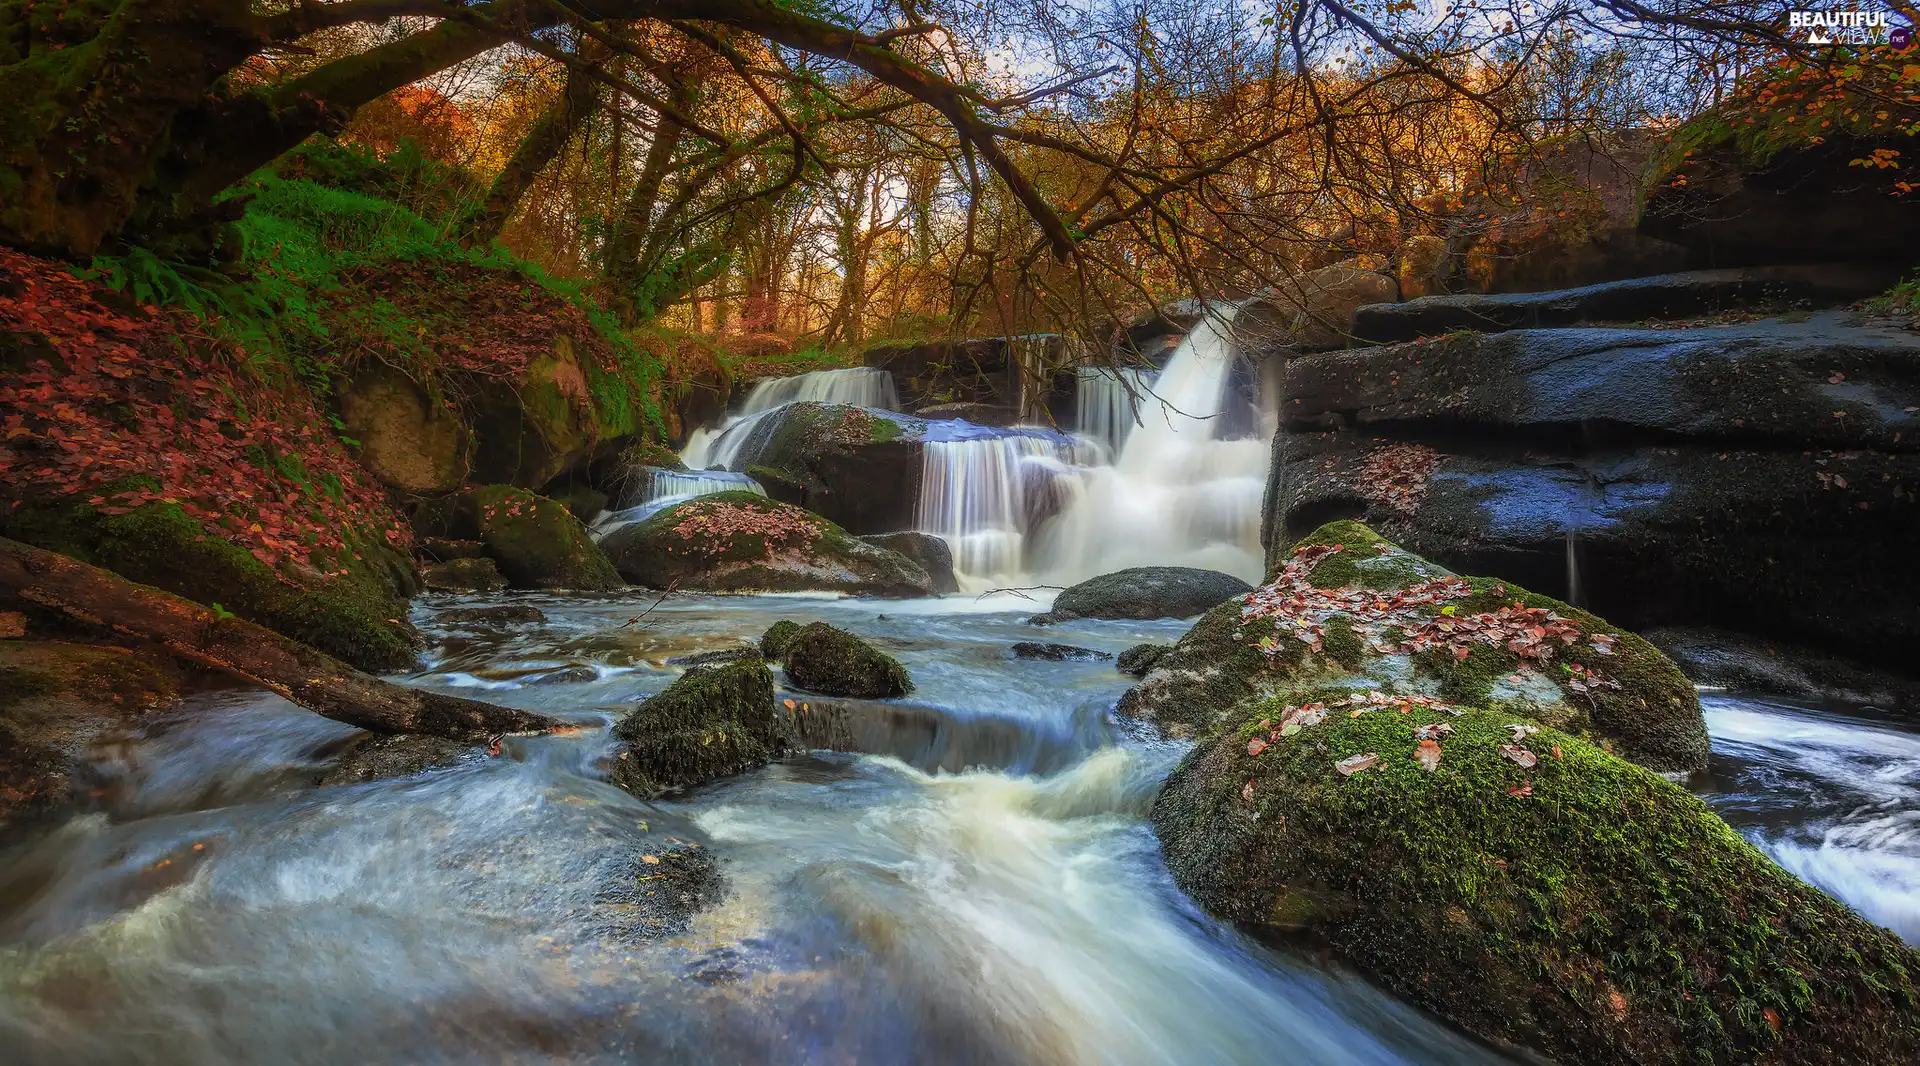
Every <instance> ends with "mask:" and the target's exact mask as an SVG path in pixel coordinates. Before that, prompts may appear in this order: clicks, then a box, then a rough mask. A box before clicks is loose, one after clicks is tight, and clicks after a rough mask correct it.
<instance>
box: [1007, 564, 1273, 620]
mask: <svg viewBox="0 0 1920 1066" xmlns="http://www.w3.org/2000/svg"><path fill="white" fill-rule="evenodd" d="M1251 591H1253V586H1252V585H1249V584H1247V583H1246V582H1244V581H1242V580H1240V579H1239V578H1237V577H1234V576H1233V575H1232V574H1223V573H1220V572H1219V571H1217V570H1200V569H1197V568H1195V567H1191V566H1135V567H1129V568H1128V569H1125V570H1116V571H1114V572H1113V573H1111V574H1101V575H1100V576H1099V577H1096V578H1090V579H1088V580H1086V581H1082V582H1080V583H1079V584H1078V585H1074V586H1073V587H1071V588H1068V589H1066V590H1064V591H1063V592H1061V593H1060V595H1059V596H1058V597H1056V598H1055V599H1054V601H1053V606H1052V608H1050V609H1049V610H1048V611H1047V612H1046V613H1045V614H1037V615H1034V616H1033V617H1032V618H1031V619H1029V621H1031V622H1032V623H1033V624H1034V625H1042V626H1044V625H1051V624H1053V623H1055V622H1066V621H1071V620H1072V619H1075V618H1137V619H1153V618H1192V617H1193V616H1194V615H1197V614H1199V613H1201V612H1202V611H1205V610H1207V609H1208V608H1210V607H1213V606H1214V605H1215V604H1218V603H1220V602H1222V601H1224V600H1228V599H1231V598H1232V597H1234V596H1240V595H1244V594H1246V593H1248V592H1251Z"/></svg>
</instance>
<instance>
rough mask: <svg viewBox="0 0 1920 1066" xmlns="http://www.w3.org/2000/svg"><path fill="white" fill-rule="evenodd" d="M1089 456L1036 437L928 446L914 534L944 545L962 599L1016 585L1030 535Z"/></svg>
mask: <svg viewBox="0 0 1920 1066" xmlns="http://www.w3.org/2000/svg"><path fill="white" fill-rule="evenodd" d="M1090 450H1091V449H1088V448H1087V447H1086V446H1084V445H1080V444H1077V443H1075V442H1073V441H1071V440H1069V439H1068V438H1065V437H1061V436H1058V435H1054V434H1039V433H1035V434H1010V435H994V436H986V437H978V438H973V439H962V440H940V441H928V442H927V443H926V445H925V451H923V452H922V453H921V454H922V458H921V467H920V469H921V476H920V499H919V502H918V503H917V505H916V506H915V521H914V526H915V528H917V529H918V530H920V531H921V532H922V533H931V534H933V535H935V536H937V537H939V538H941V539H942V540H944V541H946V542H947V546H948V547H949V548H951V549H952V551H953V570H954V576H955V577H956V578H957V579H958V580H959V582H960V587H961V589H962V590H963V591H967V592H982V591H985V590H987V589H990V588H994V587H998V586H1009V585H1018V584H1020V583H1021V580H1020V577H1021V574H1022V572H1023V569H1024V568H1023V563H1024V560H1025V556H1026V553H1025V546H1026V541H1027V537H1028V535H1029V534H1030V533H1031V532H1032V531H1033V527H1034V526H1035V525H1036V524H1037V523H1038V522H1039V521H1040V520H1042V519H1044V518H1045V517H1046V516H1047V515H1048V514H1050V513H1052V510H1053V507H1051V506H1049V503H1050V502H1053V503H1055V504H1057V500H1058V498H1059V497H1060V496H1062V495H1065V494H1068V493H1070V492H1071V491H1072V490H1071V488H1070V486H1071V484H1072V483H1073V482H1074V481H1075V480H1076V479H1077V477H1078V476H1079V475H1078V469H1077V464H1078V463H1081V462H1085V461H1087V460H1089V459H1090V458H1092V456H1091V455H1090V454H1088V453H1089V451H1090Z"/></svg>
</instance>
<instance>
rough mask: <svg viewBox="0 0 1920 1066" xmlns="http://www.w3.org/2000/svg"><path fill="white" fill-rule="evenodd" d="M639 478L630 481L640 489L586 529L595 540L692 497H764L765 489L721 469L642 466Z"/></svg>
mask: <svg viewBox="0 0 1920 1066" xmlns="http://www.w3.org/2000/svg"><path fill="white" fill-rule="evenodd" d="M637 473H638V474H639V475H640V476H639V477H636V478H633V480H634V481H636V482H637V483H639V484H641V485H643V486H644V488H643V489H642V490H641V491H639V492H636V493H633V494H632V495H631V496H630V497H629V498H627V499H623V500H621V501H620V502H619V506H618V508H617V509H608V510H607V511H604V512H602V513H601V514H600V516H599V517H598V518H596V519H594V521H593V528H592V529H590V530H588V532H589V533H591V534H592V535H593V538H594V539H595V540H598V539H600V538H601V537H604V536H606V535H607V534H609V533H611V532H613V531H614V530H616V529H619V528H620V527H621V526H626V525H632V524H633V523H635V522H640V521H645V520H646V519H648V518H651V517H653V516H654V515H656V514H658V513H660V512H661V511H664V510H666V509H667V508H669V507H672V506H673V505H674V504H677V503H685V502H687V501H688V500H691V499H693V498H694V497H696V496H711V495H713V494H714V493H716V492H751V493H753V494H754V495H756V496H765V495H766V494H767V492H766V490H765V489H763V488H761V487H760V483H759V482H758V481H755V480H753V479H752V478H750V477H748V476H747V475H745V474H735V473H730V472H728V471H725V470H689V471H680V470H668V469H666V468H664V467H658V466H649V467H642V468H641V470H640V471H638V472H637Z"/></svg>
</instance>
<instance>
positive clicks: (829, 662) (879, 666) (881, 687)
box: [781, 622, 913, 700]
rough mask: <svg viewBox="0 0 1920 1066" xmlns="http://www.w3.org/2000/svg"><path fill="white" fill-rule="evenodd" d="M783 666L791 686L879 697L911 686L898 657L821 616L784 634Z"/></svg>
mask: <svg viewBox="0 0 1920 1066" xmlns="http://www.w3.org/2000/svg"><path fill="white" fill-rule="evenodd" d="M781 669H782V671H783V672H784V673H785V674H786V675H787V681H788V682H789V683H791V684H792V685H793V686H794V687H795V688H799V689H805V690H806V691H808V692H817V693H819V694H820V695H822V696H845V697H848V698H850V699H860V700H879V699H888V698H890V697H893V696H904V695H906V694H907V693H908V692H911V691H913V679H912V678H911V677H909V676H908V675H907V668H906V667H904V666H902V665H900V660H898V659H895V658H894V657H893V656H891V655H888V654H887V653H886V652H883V651H881V650H879V649H878V648H875V647H874V646H873V645H871V644H868V643H867V642H866V641H864V640H861V639H860V638H859V637H856V636H854V635H853V634H852V633H849V632H847V631H846V630H844V629H835V628H834V627H833V626H830V625H828V624H826V623H825V622H814V623H811V624H809V625H806V626H802V627H801V628H800V630H799V631H798V632H796V633H794V634H793V635H792V636H790V637H788V638H787V641H786V646H785V648H784V649H782V658H781Z"/></svg>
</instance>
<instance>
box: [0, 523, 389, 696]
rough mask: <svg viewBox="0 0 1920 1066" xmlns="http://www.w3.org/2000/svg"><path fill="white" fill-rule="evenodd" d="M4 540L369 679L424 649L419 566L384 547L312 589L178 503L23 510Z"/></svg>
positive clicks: (356, 553)
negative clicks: (111, 576)
mask: <svg viewBox="0 0 1920 1066" xmlns="http://www.w3.org/2000/svg"><path fill="white" fill-rule="evenodd" d="M0 533H4V535H5V536H7V537H10V538H12V539H14V540H19V541H24V542H26V543H28V544H32V545H34V546H35V547H38V548H45V549H47V550H48V551H55V552H59V553H60V554H62V555H67V556H71V557H72V558H75V559H79V560H81V561H82V562H87V563H91V564H93V565H95V566H99V567H104V568H105V569H108V570H111V571H113V572H114V573H116V574H119V575H120V576H121V577H124V578H127V579H128V580H131V581H137V582H139V583H140V584H143V585H152V586H154V587H155V588H161V589H165V590H167V591H168V592H171V593H174V594H175V595H178V596H184V597H186V598H187V599H190V600H194V601H196V602H198V603H203V604H206V605H208V606H215V605H217V606H219V607H220V609H222V610H225V611H230V612H232V613H233V614H235V615H238V616H239V617H241V618H244V619H246V620H247V621H249V622H254V623H257V624H259V625H263V626H266V627H267V628H269V629H272V630H275V631H276V632H279V633H282V634H284V635H286V636H289V637H292V638H294V639H295V640H299V641H302V642H304V643H307V644H310V645H312V646H313V647H315V648H318V649H319V650H321V651H324V652H326V653H327V654H329V655H331V656H333V657H334V658H336V659H339V660H341V661H343V662H347V663H350V664H352V665H354V666H357V667H359V668H360V669H362V670H366V671H369V672H373V673H383V672H386V671H390V670H398V669H401V668H403V667H406V666H408V665H410V664H411V663H412V662H413V658H414V652H415V649H416V648H418V646H419V643H420V640H419V635H418V634H416V633H415V632H414V630H413V627H412V626H410V625H408V624H407V622H406V616H407V605H406V600H405V597H406V595H408V594H409V593H411V591H412V590H413V581H414V578H413V568H412V565H411V564H410V563H409V562H408V561H407V560H406V559H405V558H403V557H402V556H400V555H399V553H397V552H395V551H394V550H393V549H391V548H388V547H387V546H385V545H379V544H373V543H371V542H368V541H365V540H360V541H357V542H355V543H353V547H352V549H351V551H350V552H349V553H348V554H347V555H345V556H344V557H342V558H340V559H338V560H337V561H336V562H335V563H334V565H336V566H337V570H336V571H335V572H334V573H333V574H331V575H319V574H317V573H316V574H314V575H311V576H310V581H309V584H310V585H311V587H309V585H303V584H299V583H296V582H295V580H294V579H293V578H292V577H290V576H289V575H288V574H286V573H283V572H282V571H280V570H276V569H273V568H270V567H268V566H266V565H265V564H264V563H262V562H261V561H260V560H259V559H257V558H255V557H254V556H253V554H252V553H250V552H248V551H247V550H246V549H244V548H241V547H239V546H238V545H235V544H234V543H232V542H231V541H228V540H225V539H223V538H221V537H218V536H214V535H212V534H210V533H208V532H207V530H206V528H205V527H204V526H203V525H201V523H200V521H199V520H198V519H196V518H194V517H193V516H191V515H189V514H187V512H186V511H185V510H183V509H182V508H181V507H180V506H179V505H178V504H172V503H164V502H156V503H148V504H145V505H143V506H141V507H138V508H135V509H134V510H132V511H129V512H127V513H125V514H118V515H114V514H107V513H105V512H103V511H101V510H99V509H97V508H95V507H93V506H92V505H90V504H86V503H65V504H59V503H46V504H25V505H22V506H20V507H16V508H13V509H12V510H11V511H9V512H7V513H5V514H4V515H0ZM349 540H350V541H354V540H355V538H354V537H353V535H352V534H351V532H350V533H349Z"/></svg>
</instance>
